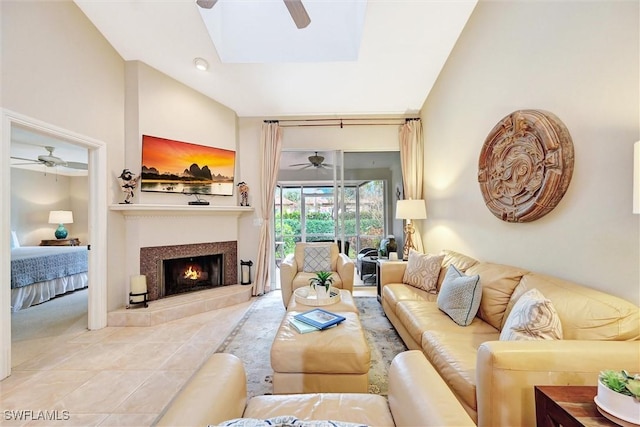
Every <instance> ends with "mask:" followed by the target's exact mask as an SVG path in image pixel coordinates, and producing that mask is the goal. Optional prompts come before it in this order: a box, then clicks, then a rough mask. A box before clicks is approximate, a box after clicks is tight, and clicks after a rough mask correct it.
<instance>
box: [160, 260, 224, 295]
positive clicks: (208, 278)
mask: <svg viewBox="0 0 640 427" xmlns="http://www.w3.org/2000/svg"><path fill="white" fill-rule="evenodd" d="M222 266H223V263H222V254H215V255H203V256H196V257H186V258H174V259H165V260H162V264H161V268H162V270H161V272H160V295H159V296H160V298H162V297H166V296H170V295H176V294H183V293H186V292H194V291H199V290H203V289H211V288H215V287H217V286H222V278H223V275H222Z"/></svg>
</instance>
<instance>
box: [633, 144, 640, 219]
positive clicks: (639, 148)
mask: <svg viewBox="0 0 640 427" xmlns="http://www.w3.org/2000/svg"><path fill="white" fill-rule="evenodd" d="M633 213H635V214H640V141H638V142H636V143H635V144H634V146H633Z"/></svg>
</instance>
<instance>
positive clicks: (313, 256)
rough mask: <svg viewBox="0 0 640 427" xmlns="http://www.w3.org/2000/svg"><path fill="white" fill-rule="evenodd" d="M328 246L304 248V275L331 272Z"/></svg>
mask: <svg viewBox="0 0 640 427" xmlns="http://www.w3.org/2000/svg"><path fill="white" fill-rule="evenodd" d="M330 253H331V252H330V248H329V246H328V245H327V246H305V248H304V267H303V270H304V272H305V273H315V272H316V271H331V257H330Z"/></svg>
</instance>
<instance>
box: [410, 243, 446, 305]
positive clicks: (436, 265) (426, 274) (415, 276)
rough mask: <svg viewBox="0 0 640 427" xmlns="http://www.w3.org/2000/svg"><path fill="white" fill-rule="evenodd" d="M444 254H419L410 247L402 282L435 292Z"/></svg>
mask: <svg viewBox="0 0 640 427" xmlns="http://www.w3.org/2000/svg"><path fill="white" fill-rule="evenodd" d="M443 259H444V255H429V254H421V253H420V252H418V251H415V250H413V249H411V250H410V251H409V260H408V262H407V268H406V269H405V270H404V276H403V278H402V282H403V283H406V284H407V285H411V286H415V287H416V288H418V289H422V290H424V291H427V292H430V293H432V294H435V293H436V292H437V284H438V276H439V275H440V266H441V265H442V260H443Z"/></svg>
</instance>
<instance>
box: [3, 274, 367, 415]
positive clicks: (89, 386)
mask: <svg viewBox="0 0 640 427" xmlns="http://www.w3.org/2000/svg"><path fill="white" fill-rule="evenodd" d="M356 284H358V281H356ZM375 292H376V291H375V287H371V286H367V287H357V288H356V289H355V290H354V295H356V296H358V295H369V296H371V295H375ZM253 301H254V299H252V300H251V301H249V302H245V303H241V304H237V305H234V306H230V307H225V308H220V309H217V310H214V311H210V312H206V313H201V314H197V315H194V316H190V317H186V318H183V319H179V320H175V321H172V322H168V323H165V324H162V325H157V326H150V327H107V328H104V329H101V330H98V331H87V330H86V320H84V324H83V322H82V321H76V322H74V323H73V324H72V325H69V326H68V327H66V328H63V330H62V331H60V330H57V331H56V332H55V334H54V335H53V336H50V335H48V334H47V333H41V334H36V336H34V337H29V336H22V337H20V335H19V334H16V336H17V337H18V338H19V339H20V338H22V339H20V340H19V341H15V337H14V343H13V345H12V374H11V376H9V377H8V378H6V379H4V380H3V381H1V382H0V410H1V411H2V413H1V414H0V425H2V426H63V425H64V426H149V425H152V424H153V422H154V420H155V419H156V418H157V417H158V415H159V414H160V413H161V412H162V411H163V409H164V408H165V406H166V405H167V404H168V403H169V402H170V401H171V399H172V398H173V396H174V395H175V393H176V392H177V391H178V390H180V388H181V387H182V386H183V384H184V383H185V382H186V381H187V380H188V379H189V378H190V377H191V375H192V374H193V372H194V371H195V370H196V369H197V368H198V367H199V366H200V364H201V363H202V362H203V361H204V360H205V358H206V357H208V355H210V354H211V353H212V352H214V351H215V350H216V349H217V348H218V347H219V345H220V344H221V343H222V341H223V340H224V338H225V337H226V336H227V335H228V334H229V333H230V332H231V331H232V330H233V328H234V326H235V325H236V323H237V322H238V321H239V320H240V319H241V318H242V317H243V316H244V314H245V313H246V311H247V310H248V309H249V307H250V306H251V304H252V303H253ZM50 303H51V302H49V303H48V304H50ZM267 363H268V362H267ZM20 416H21V417H22V419H18V418H19V417H20ZM25 418H26V419H25ZM38 418H40V419H38ZM43 418H49V419H43ZM51 418H53V420H52V419H51Z"/></svg>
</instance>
